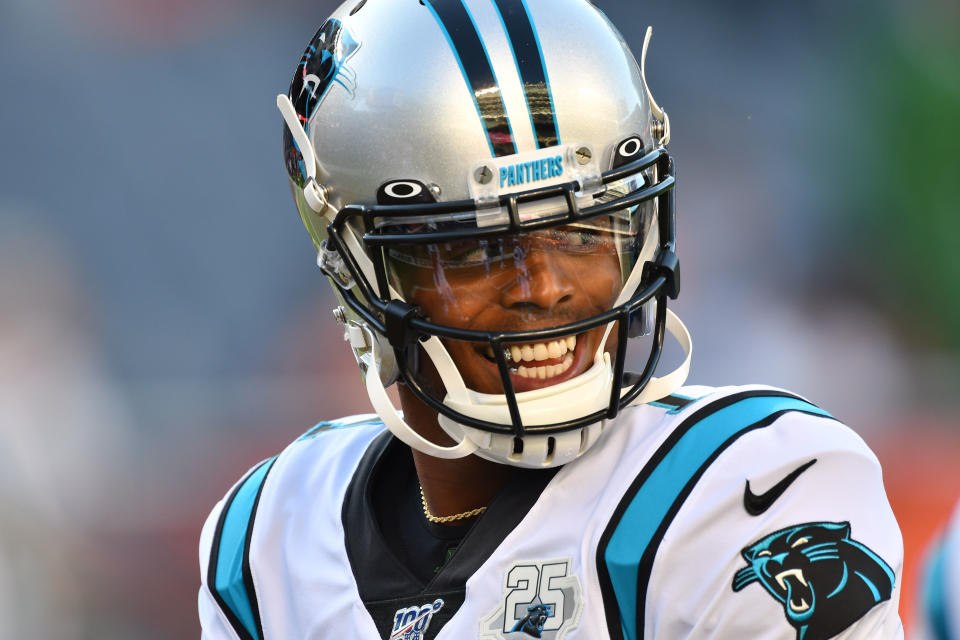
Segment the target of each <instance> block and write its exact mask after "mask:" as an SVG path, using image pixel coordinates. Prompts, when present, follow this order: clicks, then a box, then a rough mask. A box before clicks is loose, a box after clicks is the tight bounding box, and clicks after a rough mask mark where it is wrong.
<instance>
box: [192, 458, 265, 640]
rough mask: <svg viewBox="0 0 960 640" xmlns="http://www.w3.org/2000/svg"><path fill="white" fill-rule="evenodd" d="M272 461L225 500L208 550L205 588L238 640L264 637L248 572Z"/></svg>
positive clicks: (248, 476) (251, 475)
mask: <svg viewBox="0 0 960 640" xmlns="http://www.w3.org/2000/svg"><path fill="white" fill-rule="evenodd" d="M275 460H276V458H270V459H268V460H265V461H263V462H262V463H260V464H259V465H257V467H256V468H254V470H253V471H251V472H250V473H249V474H248V475H247V477H246V478H245V479H244V480H243V481H242V482H240V483H239V484H238V485H237V486H236V487H235V488H234V489H233V491H232V492H231V493H230V495H229V496H228V497H227V500H226V502H225V503H224V505H223V510H222V511H221V512H220V517H219V518H218V519H217V527H216V529H215V531H214V534H213V542H212V544H211V548H210V564H209V565H208V567H207V587H208V588H209V590H210V593H211V595H213V598H214V600H215V601H216V603H217V605H218V606H219V607H220V610H221V611H223V613H224V615H225V616H226V618H227V620H228V621H229V622H230V626H231V627H232V628H233V630H234V631H236V633H237V635H238V636H239V637H240V638H241V640H261V639H262V638H263V628H262V625H261V622H260V610H259V606H258V603H257V594H256V590H255V589H254V586H253V575H252V573H251V570H250V538H251V536H252V534H253V525H254V522H255V520H256V512H257V506H258V505H259V503H260V496H261V494H262V492H263V487H264V484H265V482H266V478H267V474H269V472H270V470H271V469H272V468H273V463H274V461H275ZM221 560H222V561H221Z"/></svg>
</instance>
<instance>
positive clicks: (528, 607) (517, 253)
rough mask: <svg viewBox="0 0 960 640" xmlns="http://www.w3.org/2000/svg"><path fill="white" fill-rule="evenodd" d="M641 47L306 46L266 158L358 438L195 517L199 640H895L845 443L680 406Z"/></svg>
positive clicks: (261, 478) (505, 26) (461, 2)
mask: <svg viewBox="0 0 960 640" xmlns="http://www.w3.org/2000/svg"><path fill="white" fill-rule="evenodd" d="M649 41H650V31H649V30H648V31H647V33H646V39H645V40H644V44H643V50H642V51H641V55H640V61H639V63H638V62H637V60H636V58H635V57H634V55H633V54H632V53H631V52H630V51H629V50H628V48H627V46H626V44H625V43H624V40H623V38H622V37H621V36H620V35H619V33H618V32H617V31H616V30H615V28H614V27H613V26H612V25H611V24H610V22H609V21H608V20H607V19H606V17H605V16H604V15H603V14H602V13H601V12H600V11H599V10H598V9H597V8H596V7H594V6H593V5H592V4H590V3H589V2H587V1H586V0H420V1H415V0H349V1H348V2H347V3H346V4H344V5H343V6H341V7H340V8H339V9H338V10H337V11H336V12H335V13H334V14H333V15H332V16H331V17H330V18H329V19H328V20H327V21H326V22H324V23H323V25H322V26H321V27H320V29H319V30H318V31H317V33H316V35H315V36H314V38H313V39H312V40H311V42H310V43H309V45H308V47H307V49H306V51H305V52H304V54H303V57H302V58H301V60H300V63H299V65H298V66H297V69H296V72H295V74H294V78H293V82H292V84H291V86H290V89H289V92H288V93H286V94H284V95H281V96H278V99H277V104H278V107H279V109H280V112H281V114H282V116H283V121H284V132H283V136H284V145H283V146H284V157H285V162H286V168H287V172H288V174H289V177H290V185H291V189H292V191H293V197H294V200H295V201H296V204H297V208H298V210H299V212H300V215H301V217H302V219H303V222H304V224H305V226H306V227H307V230H308V231H309V232H310V234H311V236H312V237H313V240H314V243H315V246H316V249H317V252H318V264H319V266H320V268H321V269H322V270H323V272H324V273H325V274H326V276H327V277H328V278H329V279H330V281H331V283H332V285H333V287H334V291H335V292H336V294H337V296H338V299H339V303H340V304H339V306H338V307H337V308H336V309H335V310H334V314H335V316H336V318H337V320H338V321H339V322H340V323H341V324H342V326H343V329H344V333H345V339H346V340H347V341H348V342H349V345H350V347H351V348H352V350H353V352H354V354H355V355H356V359H357V363H358V365H359V368H360V370H361V373H362V375H363V379H364V384H365V387H366V391H367V393H368V394H369V397H370V401H371V403H372V405H373V407H374V408H375V410H376V412H377V413H376V415H366V416H355V417H351V418H343V419H340V420H333V421H329V422H322V423H320V424H319V425H317V426H316V427H314V428H313V429H311V430H309V431H308V432H307V433H306V434H304V435H303V436H301V437H300V438H299V439H298V440H297V441H296V442H294V443H293V444H291V445H290V446H289V447H288V448H287V449H286V450H284V451H283V452H282V453H280V454H279V455H277V456H275V457H272V458H269V459H267V460H265V461H264V462H262V463H261V464H259V465H257V466H256V467H254V468H253V469H252V470H250V472H248V473H247V474H246V475H245V476H244V477H243V478H241V479H240V481H239V482H238V483H237V484H236V485H235V486H234V487H233V488H232V489H231V490H230V491H229V493H228V494H227V495H226V497H225V498H224V499H223V500H222V501H221V502H220V503H219V504H217V506H216V507H215V508H214V510H213V512H212V514H211V515H210V517H209V519H208V521H207V523H206V526H205V527H204V529H203V534H202V537H201V543H200V556H201V574H202V580H203V584H202V587H201V590H200V594H199V608H200V617H201V619H202V623H203V630H204V631H203V633H204V637H205V638H209V639H211V640H212V639H218V640H219V639H221V638H234V639H236V638H241V639H244V640H248V639H257V640H259V639H279V638H284V639H289V638H337V639H344V638H358V639H370V640H372V639H375V638H391V639H397V638H404V639H406V640H420V639H421V638H423V639H431V638H439V639H441V640H444V639H457V640H461V639H463V638H485V639H508V638H509V639H520V638H524V637H534V638H548V639H550V640H561V639H564V638H566V639H569V640H575V639H581V640H587V639H589V640H606V639H617V640H619V639H629V640H634V639H638V638H668V639H673V638H723V639H734V638H735V639H742V638H764V639H773V638H783V639H784V640H787V639H793V638H798V639H801V640H814V639H817V640H819V639H822V638H833V637H837V638H864V639H865V638H870V639H871V640H873V639H877V638H899V637H902V630H901V625H900V621H899V617H898V613H897V603H898V598H899V591H900V572H901V564H902V541H901V537H900V532H899V529H898V527H897V524H896V521H895V520H894V517H893V514H892V513H891V510H890V506H889V504H888V502H887V498H886V495H885V494H884V490H883V484H882V480H881V473H880V467H879V465H878V463H877V459H876V457H875V456H874V455H873V453H872V452H871V451H870V450H869V449H868V448H867V446H866V445H865V444H864V443H863V441H862V440H861V439H860V438H859V437H858V436H857V435H856V434H854V433H853V432H852V431H851V430H849V429H848V428H847V427H845V426H844V425H842V424H841V423H840V422H838V421H837V420H836V419H834V418H833V417H832V416H831V415H830V414H829V413H828V412H827V411H826V410H824V409H822V408H820V407H818V406H816V405H814V404H812V403H811V402H809V401H807V400H805V399H803V398H800V397H798V396H796V395H793V394H790V393H788V392H786V391H782V390H778V389H773V388H769V387H763V386H750V387H721V388H707V387H683V386H682V385H683V383H684V381H685V379H686V375H687V370H688V366H689V358H690V351H691V342H690V336H689V334H688V333H687V330H686V328H685V327H684V326H683V324H682V323H681V322H680V320H679V319H678V318H677V317H676V316H675V315H674V314H673V313H672V311H670V310H669V309H668V301H669V300H670V299H674V298H676V297H677V295H678V293H679V288H680V277H679V266H678V265H679V263H678V258H677V253H676V224H675V217H674V216H675V214H674V195H673V194H674V187H675V184H676V182H675V172H674V163H673V160H672V158H671V156H670V154H669V153H668V151H667V148H666V145H667V143H668V141H669V139H670V121H669V119H668V117H667V114H666V113H665V112H664V110H663V109H661V108H660V107H659V106H658V104H657V102H656V101H655V100H654V98H653V96H652V95H651V92H650V89H649V87H648V86H647V83H646V80H645V77H644V68H645V58H646V53H647V46H648V44H649ZM668 334H669V336H672V337H673V339H675V340H676V341H677V342H678V343H679V345H680V347H681V348H682V350H683V354H684V355H683V357H682V358H679V360H680V364H679V366H677V367H676V368H674V369H673V370H672V371H669V372H667V373H665V374H661V375H659V376H655V375H654V373H655V371H656V370H657V368H658V364H659V363H660V355H661V351H662V349H663V344H664V341H665V340H666V339H667V338H668ZM392 384H397V385H398V395H399V401H400V407H399V408H398V407H395V406H394V405H393V403H392V402H391V399H390V397H389V396H388V395H387V393H386V389H387V387H389V386H390V385H392ZM401 409H402V410H401Z"/></svg>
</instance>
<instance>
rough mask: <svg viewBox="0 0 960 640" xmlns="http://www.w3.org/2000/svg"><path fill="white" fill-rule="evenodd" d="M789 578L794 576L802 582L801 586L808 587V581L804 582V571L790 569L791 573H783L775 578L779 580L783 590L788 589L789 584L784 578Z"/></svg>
mask: <svg viewBox="0 0 960 640" xmlns="http://www.w3.org/2000/svg"><path fill="white" fill-rule="evenodd" d="M789 576H793V577H794V578H796V579H797V580H799V581H800V584H802V585H803V586H807V581H806V580H804V578H803V571H801V570H800V569H790V570H789V571H781V572H780V573H778V574H777V575H776V576H774V577H775V578H776V580H777V583H778V584H779V585H780V588H781V589H786V588H787V584H786V581H785V580H784V578H787V577H789Z"/></svg>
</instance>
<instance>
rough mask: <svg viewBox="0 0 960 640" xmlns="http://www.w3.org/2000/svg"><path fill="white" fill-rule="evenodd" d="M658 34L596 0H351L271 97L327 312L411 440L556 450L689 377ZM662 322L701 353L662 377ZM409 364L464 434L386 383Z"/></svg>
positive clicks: (527, 459) (477, 449)
mask: <svg viewBox="0 0 960 640" xmlns="http://www.w3.org/2000/svg"><path fill="white" fill-rule="evenodd" d="M650 34H651V31H650V30H649V29H648V30H647V33H646V39H645V41H644V45H643V54H642V56H641V63H640V64H639V65H638V64H637V62H636V59H635V58H634V57H633V55H632V54H631V52H630V51H629V49H628V47H627V46H626V44H625V43H624V41H623V38H622V37H621V36H620V34H619V33H618V32H617V31H616V29H615V28H614V27H613V26H612V25H611V24H610V22H609V21H608V20H607V18H606V17H605V16H604V15H603V14H602V13H601V12H600V11H599V10H598V9H597V8H596V7H594V6H593V5H592V4H590V3H589V2H587V1H586V0H420V1H415V0H404V1H402V2H401V1H397V0H348V2H347V3H346V4H344V5H342V6H341V7H340V8H339V9H338V10H337V11H336V12H335V13H334V14H333V15H332V16H331V17H330V18H329V19H328V20H327V21H326V22H325V23H324V24H323V26H321V28H320V30H319V31H317V33H316V35H315V36H314V38H313V39H312V40H311V42H310V44H309V45H308V47H307V50H306V51H305V53H304V55H303V58H302V59H301V61H300V64H299V65H298V66H297V70H296V72H295V74H294V78H293V82H292V84H291V86H290V90H289V92H288V93H287V94H282V95H280V96H278V97H277V105H278V107H279V109H280V111H281V113H282V114H283V118H284V121H285V128H284V157H285V162H286V168H287V172H288V175H289V178H290V185H291V189H292V191H293V196H294V199H295V201H296V203H297V208H298V209H299V211H300V216H301V218H302V219H303V223H304V224H305V225H306V227H307V230H308V231H309V232H310V235H311V236H312V237H313V241H314V243H315V245H316V248H317V251H318V264H319V266H320V267H321V269H323V271H324V272H325V274H326V275H327V276H328V277H329V278H330V280H331V282H332V284H333V287H334V291H335V292H336V293H337V296H338V298H339V300H340V303H341V304H340V306H339V307H338V308H337V309H335V315H336V316H337V318H338V320H339V321H340V322H341V323H342V324H343V325H344V327H345V338H346V339H347V340H348V341H349V343H350V345H351V347H352V348H353V351H354V353H355V355H356V357H357V361H358V363H359V365H360V368H361V371H362V373H363V375H364V377H365V382H366V387H367V391H368V394H369V395H370V400H371V402H372V403H373V406H374V408H375V409H376V410H377V412H378V413H379V414H380V416H381V418H382V419H383V421H384V423H385V424H386V425H387V427H388V428H389V429H390V430H391V431H392V432H393V433H394V434H395V435H396V436H397V437H398V438H400V439H401V440H403V441H404V442H406V443H407V444H409V445H410V446H412V447H415V448H417V449H419V450H421V451H424V452H425V453H428V454H430V455H433V456H438V457H444V458H454V457H461V456H464V455H468V454H471V453H476V454H477V455H479V456H482V457H484V458H487V459H490V460H494V461H497V462H501V463H505V464H513V465H518V466H525V467H543V466H554V465H559V464H564V463H566V462H569V461H570V460H573V459H574V458H576V457H578V456H579V455H581V454H583V453H584V451H586V450H587V449H588V448H589V447H590V446H591V445H592V444H593V443H594V442H595V441H596V439H597V437H598V436H599V434H600V432H601V431H602V429H603V428H604V425H605V424H606V422H607V421H608V420H610V419H611V418H613V417H614V416H616V415H617V413H618V412H619V411H620V410H621V409H623V408H624V407H626V406H628V405H633V404H640V403H644V402H649V401H651V400H656V399H658V398H661V397H663V396H666V395H669V394H670V393H671V392H673V391H674V390H675V389H676V388H678V387H679V386H680V385H682V383H683V381H684V380H685V378H686V375H687V371H688V367H689V358H690V351H691V344H690V336H689V334H688V333H687V330H686V328H685V327H684V326H683V324H682V323H681V322H680V320H679V319H678V318H677V317H676V316H675V315H673V313H672V312H670V311H668V309H667V298H675V297H676V296H677V293H678V290H679V270H678V261H677V256H676V254H675V252H674V251H675V222H674V208H673V191H672V189H673V186H674V170H673V161H672V159H671V157H670V156H669V154H668V153H667V151H666V149H665V145H666V143H667V142H668V141H669V138H670V124H669V119H668V118H667V114H666V113H665V112H664V111H663V110H662V109H660V107H659V106H658V105H657V103H656V102H655V101H654V99H653V97H652V95H651V94H650V92H649V90H648V88H647V84H646V80H645V78H644V61H645V58H646V51H647V45H648V44H649V39H650ZM665 331H669V332H670V333H672V334H673V335H674V336H675V337H676V338H677V340H678V341H679V342H680V344H681V346H682V347H683V349H684V352H685V354H686V358H685V359H684V361H683V363H682V364H681V365H680V366H679V367H678V368H677V369H676V370H674V371H672V372H670V373H669V374H667V375H665V376H663V377H660V378H657V377H654V376H653V373H654V370H655V368H656V366H657V364H658V362H659V359H660V353H661V348H662V344H663V339H664V334H665ZM637 344H643V345H644V350H645V351H646V356H645V358H644V359H642V360H640V362H641V363H642V367H640V371H639V372H630V371H628V370H627V369H628V366H629V363H630V362H632V361H633V360H635V358H631V357H628V346H629V345H637ZM396 380H400V381H401V382H402V383H404V384H406V385H407V386H408V387H409V388H410V390H411V391H412V392H413V393H414V394H415V395H416V396H417V397H418V398H419V399H420V400H421V401H422V402H424V403H425V404H426V405H428V406H429V407H431V408H432V409H434V410H435V411H436V412H437V414H438V421H439V423H440V426H441V427H442V428H443V429H444V430H445V431H446V432H447V433H448V434H449V435H450V436H451V437H452V438H453V440H454V441H455V442H456V443H457V444H456V445H455V446H452V447H443V446H439V445H437V444H435V443H432V442H430V441H428V440H426V439H424V438H423V437H421V436H420V435H419V434H418V433H417V432H416V431H414V430H413V429H412V428H411V427H410V426H409V425H407V423H406V422H405V421H404V420H403V417H402V416H401V415H400V414H399V412H398V411H397V410H396V409H395V408H394V407H393V405H392V403H391V402H390V400H389V398H388V396H387V394H386V387H388V386H389V385H390V384H392V383H393V382H394V381H396Z"/></svg>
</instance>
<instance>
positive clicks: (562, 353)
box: [390, 216, 636, 394]
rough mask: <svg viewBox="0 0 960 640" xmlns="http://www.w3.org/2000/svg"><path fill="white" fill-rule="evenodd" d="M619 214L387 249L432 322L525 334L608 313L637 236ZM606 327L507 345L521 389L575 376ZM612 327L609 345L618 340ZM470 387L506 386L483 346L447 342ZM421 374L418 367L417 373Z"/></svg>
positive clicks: (397, 281) (498, 389)
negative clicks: (482, 237) (481, 237)
mask: <svg viewBox="0 0 960 640" xmlns="http://www.w3.org/2000/svg"><path fill="white" fill-rule="evenodd" d="M625 224H627V223H625V222H624V221H623V220H622V219H617V218H616V217H615V216H604V217H602V218H597V219H591V220H586V221H584V222H582V223H577V224H576V225H567V226H563V227H557V228H552V229H547V230H541V231H536V232H532V233H526V234H517V235H510V236H501V237H498V238H491V239H488V240H479V239H470V240H464V241H457V242H454V243H445V244H437V245H419V246H410V247H405V248H402V249H391V250H390V264H391V276H392V280H393V282H394V286H396V287H398V288H399V289H400V290H401V291H402V292H403V294H404V296H405V298H406V299H407V300H408V301H409V302H411V303H413V304H415V305H417V306H418V307H420V309H421V311H422V312H423V313H424V315H426V316H427V317H428V318H429V319H430V321H431V322H434V323H436V324H441V325H446V326H450V327H456V328H461V329H472V330H480V331H498V332H499V331H529V330H532V329H541V328H548V327H556V326H560V325H564V324H569V323H571V322H575V321H578V320H583V319H586V318H590V317H593V316H596V315H599V314H601V313H603V312H605V311H608V310H610V308H611V307H612V306H613V304H614V302H615V300H616V299H617V296H618V295H619V294H620V291H621V289H622V287H623V280H624V277H625V275H624V267H623V266H622V265H624V264H627V265H628V266H632V260H631V259H630V256H631V255H633V254H634V253H635V250H634V246H635V244H636V242H635V241H636V238H635V235H636V234H632V233H630V231H629V229H628V228H625V227H624V225H625ZM603 334H604V327H603V326H601V327H597V328H594V329H591V330H588V331H585V332H581V333H578V334H571V335H568V336H564V337H563V338H559V339H554V340H550V341H546V342H534V343H515V344H510V345H507V346H508V347H509V348H508V352H509V353H508V355H507V362H508V365H509V368H510V379H511V383H512V385H513V387H514V390H515V391H517V392H522V391H531V390H534V389H539V388H542V387H546V386H550V385H554V384H557V383H559V382H563V381H565V380H568V379H570V378H573V377H575V376H577V375H579V374H581V373H583V372H584V371H586V370H587V369H589V368H590V366H591V365H592V364H593V359H594V355H595V353H596V352H597V350H598V349H599V347H600V341H601V340H602V339H603ZM615 342H616V337H615V334H614V335H613V336H612V337H611V338H610V339H608V340H607V344H606V345H605V348H606V349H607V350H610V349H612V348H613V347H614V346H615ZM444 345H445V346H446V348H447V350H448V351H449V353H450V355H451V357H452V358H453V360H454V362H455V363H456V364H457V367H458V369H459V370H460V372H461V375H462V376H463V379H464V382H465V383H466V385H467V387H469V388H470V389H473V390H475V391H479V392H481V393H491V394H501V393H504V390H503V385H502V383H501V380H500V373H499V370H498V368H497V365H496V362H495V359H494V354H493V352H492V351H491V348H490V346H489V345H487V344H483V343H477V342H465V341H458V340H447V339H445V340H444ZM418 373H419V372H418Z"/></svg>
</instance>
